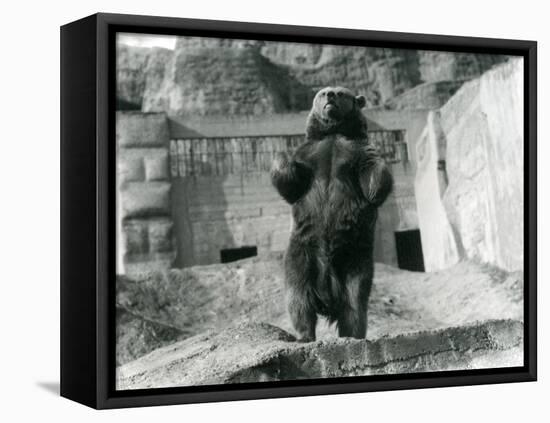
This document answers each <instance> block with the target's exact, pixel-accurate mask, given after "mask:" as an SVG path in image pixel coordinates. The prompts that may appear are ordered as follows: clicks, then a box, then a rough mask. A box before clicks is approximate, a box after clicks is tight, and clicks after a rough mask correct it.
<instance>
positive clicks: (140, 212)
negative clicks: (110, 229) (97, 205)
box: [121, 182, 170, 218]
mask: <svg viewBox="0 0 550 423" xmlns="http://www.w3.org/2000/svg"><path fill="white" fill-rule="evenodd" d="M121 198H122V218H129V217H151V216H168V215H169V214H170V183H168V182H144V183H131V184H129V185H128V186H127V187H126V189H125V190H124V191H122V192H121Z"/></svg>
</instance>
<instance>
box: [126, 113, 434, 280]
mask: <svg viewBox="0 0 550 423" xmlns="http://www.w3.org/2000/svg"><path fill="white" fill-rule="evenodd" d="M367 112H368V113H367V115H368V116H370V115H371V111H367ZM425 114H426V112H424V111H420V112H407V113H401V112H400V113H396V112H395V111H383V110H378V111H375V112H373V113H372V115H373V116H374V118H375V119H376V121H375V120H374V119H371V121H372V124H371V128H376V129H380V128H383V127H385V128H388V129H400V130H405V131H407V132H406V135H405V141H407V142H409V143H410V141H411V140H412V139H414V134H415V133H416V132H418V127H419V125H418V121H419V120H421V119H422V117H424V116H425ZM301 117H302V118H303V116H301ZM369 119H370V118H369ZM287 120H288V119H287ZM300 120H301V119H300ZM295 121H296V122H298V119H295ZM262 122H263V121H262ZM377 122H382V123H383V125H384V126H382V124H378V123H377ZM233 126H235V125H233ZM264 126H265V125H263V123H262V125H259V126H258V125H256V126H254V127H255V128H256V127H257V128H260V129H259V130H262V128H263V127H264ZM295 126H296V128H294V127H292V128H291V129H292V130H293V131H294V132H296V133H298V134H300V132H299V131H298V129H297V123H296V125H295ZM215 128H216V127H215ZM173 129H174V122H173V121H170V120H169V119H167V118H166V116H165V115H163V114H155V113H138V112H120V113H119V114H118V115H117V146H118V163H117V167H118V171H117V187H118V190H117V192H118V196H117V215H118V216H117V249H118V252H119V253H118V256H117V271H118V272H119V273H124V272H126V273H135V272H138V271H141V270H145V269H151V268H169V267H171V266H172V265H174V266H177V267H183V266H190V265H194V264H210V263H217V262H219V261H220V251H221V250H222V249H228V248H239V247H244V246H256V247H257V248H258V254H259V255H263V254H266V253H268V252H271V251H283V250H284V249H285V248H286V246H287V242H288V237H289V235H290V230H291V225H292V218H291V210H290V207H289V206H288V205H287V204H286V203H285V202H284V201H283V200H282V199H281V198H280V197H279V196H278V194H277V193H276V191H275V190H274V188H273V187H272V185H271V182H270V179H269V168H270V166H271V162H272V160H273V154H274V153H275V152H277V151H289V149H290V150H292V149H293V148H295V147H296V146H297V145H298V144H299V143H301V142H302V141H303V134H300V135H284V134H279V135H274V136H261V135H257V136H248V137H244V136H237V137H235V138H231V137H227V136H225V137H221V136H220V134H218V136H217V137H208V138H205V137H201V138H195V139H185V140H174V139H173V134H172V133H171V132H172V130H173ZM176 132H178V131H176ZM178 133H179V132H178ZM411 133H412V135H413V137H411V136H410V134H411ZM189 134H191V133H188V134H187V135H189ZM370 134H371V137H372V141H373V142H376V143H378V142H381V140H382V139H385V138H384V137H383V136H384V134H382V133H375V132H371V133H370ZM226 135H227V134H226ZM170 139H172V141H170ZM384 142H385V141H384ZM389 151H390V152H391V151H392V149H391V148H390V150H389ZM401 153H402V154H400V155H398V156H399V157H398V159H402V161H398V162H395V163H392V164H390V166H391V167H392V172H393V174H394V178H395V182H396V183H395V190H394V192H393V193H392V194H391V195H390V197H389V198H388V200H387V201H386V203H385V204H384V205H383V206H382V207H381V208H380V210H379V220H378V224H377V229H376V234H375V260H376V261H379V262H383V263H386V264H391V265H397V256H396V246H395V232H396V231H401V230H409V229H416V228H418V218H417V212H416V202H415V198H414V172H415V168H416V165H415V162H414V160H411V157H412V158H414V157H415V155H416V153H415V152H414V151H412V150H411V148H409V149H408V151H407V150H404V151H401ZM389 160H390V161H391V158H390V159H389Z"/></svg>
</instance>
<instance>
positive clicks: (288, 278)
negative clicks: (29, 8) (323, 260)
mask: <svg viewBox="0 0 550 423" xmlns="http://www.w3.org/2000/svg"><path fill="white" fill-rule="evenodd" d="M305 250H306V248H304V247H303V246H301V245H295V244H294V243H293V242H292V241H291V243H290V246H289V249H288V251H287V254H286V255H285V282H286V295H287V306H288V312H289V314H290V319H291V321H292V326H293V327H294V329H295V330H296V332H297V333H298V341H300V342H311V341H315V327H316V325H317V310H316V308H315V296H314V293H313V292H312V286H313V284H314V282H315V280H316V277H317V269H316V268H315V266H314V264H313V260H314V258H313V257H312V255H311V254H308V253H307V252H306V251H305Z"/></svg>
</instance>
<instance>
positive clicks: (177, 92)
mask: <svg viewBox="0 0 550 423" xmlns="http://www.w3.org/2000/svg"><path fill="white" fill-rule="evenodd" d="M225 41H226V40H208V42H202V41H201V40H199V41H196V42H194V41H193V40H187V39H183V40H180V41H179V42H178V43H177V45H176V49H175V51H174V57H173V59H172V60H171V61H170V63H168V66H167V69H166V68H165V69H164V70H163V71H161V72H159V73H158V74H157V75H156V76H155V77H153V76H152V77H151V78H148V80H147V87H146V89H145V96H144V102H143V110H144V111H165V112H167V113H169V114H174V115H184V116H185V115H198V116H209V115H264V114H271V113H282V112H287V111H297V110H305V109H307V108H308V107H309V104H310V101H311V99H312V95H313V93H312V92H311V90H310V89H309V88H307V87H305V86H304V85H302V84H300V83H299V82H298V81H297V80H296V79H295V78H294V77H293V76H292V75H291V74H290V73H289V72H288V71H287V70H286V69H285V68H284V67H280V66H277V65H275V64H273V63H272V62H271V61H269V60H268V59H266V58H265V57H264V56H262V55H261V53H260V50H259V47H258V46H257V45H254V44H247V43H245V42H242V43H241V44H235V43H233V44H231V45H229V46H224V45H223V44H224V42H225ZM160 60H164V59H163V58H160ZM155 66H156V67H157V68H158V69H162V64H156V65H155ZM161 77H162V79H161Z"/></svg>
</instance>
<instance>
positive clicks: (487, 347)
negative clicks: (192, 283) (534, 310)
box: [117, 320, 523, 389]
mask: <svg viewBox="0 0 550 423" xmlns="http://www.w3.org/2000/svg"><path fill="white" fill-rule="evenodd" d="M488 363H490V365H489V367H511V366H522V365H523V324H522V323H521V322H519V321H514V320H495V321H487V322H484V323H479V324H475V325H471V326H466V327H454V328H447V329H443V330H438V331H426V332H417V333H411V334H404V335H398V336H394V337H387V338H380V339H377V340H375V341H373V342H370V341H367V340H357V339H350V338H339V339H334V340H329V341H317V342H313V343H309V344H302V343H297V342H295V341H294V337H293V336H292V335H290V334H289V333H287V332H285V331H283V330H282V329H279V328H277V327H274V326H271V325H268V324H265V323H264V324H245V325H241V326H239V327H236V328H231V329H227V330H225V331H222V332H220V333H217V334H211V333H210V334H205V335H198V336H196V337H193V338H190V339H187V340H185V341H181V342H178V343H175V344H172V345H170V346H167V347H164V348H160V349H157V350H155V351H153V352H152V353H150V354H148V355H146V356H144V357H142V358H140V359H138V360H135V361H133V362H130V363H128V364H126V365H123V366H121V367H119V368H118V369H117V389H147V388H161V387H174V386H191V385H211V384H225V383H247V382H264V381H279V380H292V379H315V378H327V377H346V376H359V375H362V376H366V375H376V374H399V373H411V372H414V373H417V372H432V371H442V370H458V369H462V370H463V369H479V368H485V367H487V365H488Z"/></svg>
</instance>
